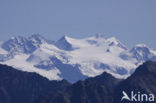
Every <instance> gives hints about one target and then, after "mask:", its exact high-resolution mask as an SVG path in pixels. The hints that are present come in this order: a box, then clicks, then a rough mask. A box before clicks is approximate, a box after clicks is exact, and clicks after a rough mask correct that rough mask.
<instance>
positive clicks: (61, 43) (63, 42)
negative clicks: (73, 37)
mask: <svg viewBox="0 0 156 103" xmlns="http://www.w3.org/2000/svg"><path fill="white" fill-rule="evenodd" d="M68 39H69V37H67V36H63V37H62V38H61V39H59V40H58V41H56V42H55V45H56V46H57V47H58V48H59V49H62V50H68V51H70V50H73V48H72V45H71V44H70V43H69V41H68Z"/></svg>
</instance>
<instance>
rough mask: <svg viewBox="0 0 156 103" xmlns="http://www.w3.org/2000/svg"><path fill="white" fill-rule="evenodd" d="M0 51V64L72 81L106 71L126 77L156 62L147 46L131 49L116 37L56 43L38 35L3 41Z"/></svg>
mask: <svg viewBox="0 0 156 103" xmlns="http://www.w3.org/2000/svg"><path fill="white" fill-rule="evenodd" d="M0 52H3V53H0V63H3V64H7V65H10V66H14V67H15V68H17V69H20V70H24V71H28V72H36V73H39V74H40V75H42V76H44V77H47V78H48V79H50V80H61V79H67V80H68V81H70V82H76V81H78V80H81V79H84V78H87V77H94V76H96V75H99V74H101V73H102V72H104V71H106V72H108V73H110V74H112V75H113V76H115V77H116V78H126V77H128V76H129V75H131V74H132V73H133V71H134V70H135V68H136V67H137V66H138V65H139V64H140V63H142V62H144V61H147V60H153V61H156V51H155V50H153V49H151V48H149V47H148V46H146V45H144V44H139V45H136V46H135V47H133V48H132V49H129V48H127V47H126V46H125V45H124V44H123V43H121V42H120V41H119V40H118V39H116V38H115V37H111V38H104V36H103V35H101V34H96V35H95V36H91V37H88V38H82V39H75V38H71V37H68V36H63V37H62V38H60V39H59V40H58V41H55V42H53V43H50V42H48V40H46V39H45V38H44V37H42V36H40V35H38V34H35V35H32V36H30V37H28V38H25V37H21V36H17V37H12V38H11V39H9V40H8V41H6V42H3V43H2V44H1V48H0Z"/></svg>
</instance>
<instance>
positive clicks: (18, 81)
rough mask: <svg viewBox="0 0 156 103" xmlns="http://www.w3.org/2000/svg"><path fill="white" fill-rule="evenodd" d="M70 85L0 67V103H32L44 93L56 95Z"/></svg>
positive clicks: (34, 74) (7, 67) (3, 66)
mask: <svg viewBox="0 0 156 103" xmlns="http://www.w3.org/2000/svg"><path fill="white" fill-rule="evenodd" d="M68 85H70V84H69V83H68V82H66V81H65V80H63V81H49V80H48V79H46V78H44V77H42V76H40V75H38V74H36V73H30V72H22V71H19V70H16V69H14V68H12V67H9V66H6V65H0V103H32V101H34V100H35V99H36V98H37V97H38V96H39V95H41V94H43V93H47V92H50V93H54V92H56V91H57V90H62V89H64V88H65V87H67V86H68Z"/></svg>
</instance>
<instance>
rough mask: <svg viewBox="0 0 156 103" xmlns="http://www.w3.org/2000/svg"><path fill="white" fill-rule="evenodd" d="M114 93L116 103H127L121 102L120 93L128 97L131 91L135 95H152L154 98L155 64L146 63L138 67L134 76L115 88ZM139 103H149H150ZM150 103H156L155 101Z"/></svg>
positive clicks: (155, 83) (125, 102)
mask: <svg viewBox="0 0 156 103" xmlns="http://www.w3.org/2000/svg"><path fill="white" fill-rule="evenodd" d="M115 91H116V93H115V97H114V98H115V101H116V103H127V101H122V102H121V98H122V96H123V94H122V91H125V92H126V93H127V94H129V95H130V94H131V92H132V91H133V92H134V93H135V94H138V92H139V93H140V94H153V95H154V97H156V62H146V63H144V64H143V65H141V66H140V67H138V68H137V69H136V71H135V72H134V74H132V75H131V76H130V77H129V78H127V79H126V80H124V81H122V82H121V83H120V84H119V85H118V86H117V87H116V89H115ZM136 97H137V96H136ZM119 98H120V99H119ZM155 99H156V98H155ZM137 100H138V99H137ZM144 100H145V98H144ZM130 103H138V101H133V102H132V101H131V102H130ZM139 103H150V101H149V102H148V101H147V102H139ZM152 103H156V101H155V102H152Z"/></svg>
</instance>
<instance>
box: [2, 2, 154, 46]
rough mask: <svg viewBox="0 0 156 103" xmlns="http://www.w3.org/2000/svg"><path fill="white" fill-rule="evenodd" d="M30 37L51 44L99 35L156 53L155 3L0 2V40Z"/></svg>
mask: <svg viewBox="0 0 156 103" xmlns="http://www.w3.org/2000/svg"><path fill="white" fill-rule="evenodd" d="M34 33H39V34H41V35H43V36H44V37H46V38H48V39H51V40H56V39H58V38H60V37H61V36H63V35H65V34H66V35H68V36H71V37H74V38H82V37H88V36H91V35H94V34H96V33H102V34H104V35H105V37H111V36H114V37H116V38H118V39H119V40H120V41H121V42H123V43H124V44H126V45H128V46H129V47H132V46H134V45H135V44H137V43H145V44H147V45H149V46H150V47H152V48H155V49H156V0H0V40H3V41H4V40H7V39H8V38H10V37H11V36H17V35H23V36H26V37H27V36H29V35H31V34H34Z"/></svg>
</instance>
